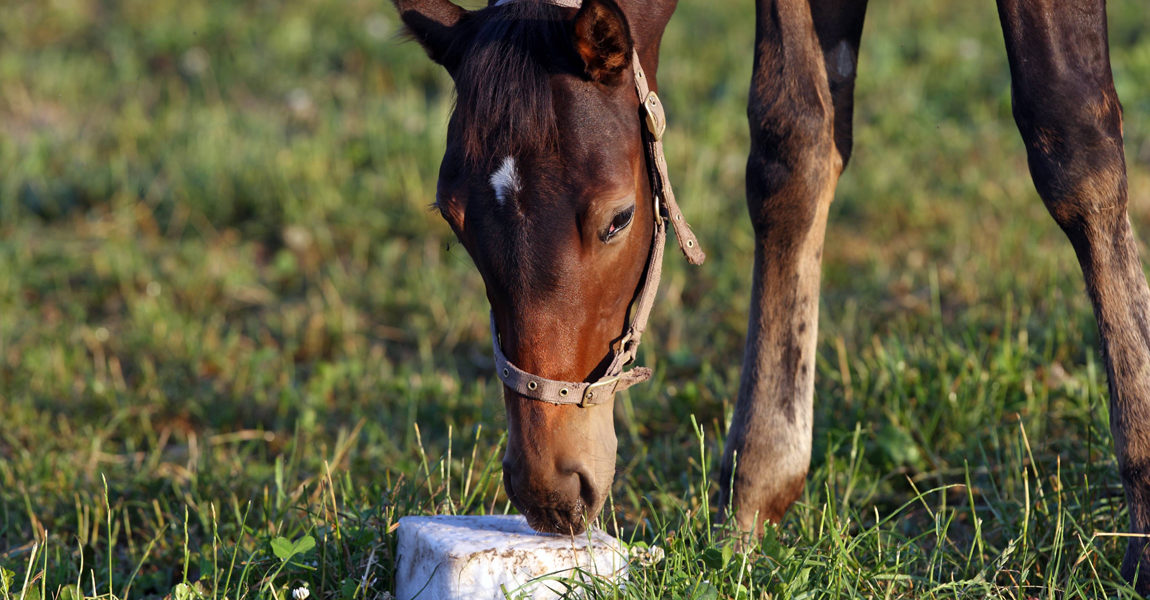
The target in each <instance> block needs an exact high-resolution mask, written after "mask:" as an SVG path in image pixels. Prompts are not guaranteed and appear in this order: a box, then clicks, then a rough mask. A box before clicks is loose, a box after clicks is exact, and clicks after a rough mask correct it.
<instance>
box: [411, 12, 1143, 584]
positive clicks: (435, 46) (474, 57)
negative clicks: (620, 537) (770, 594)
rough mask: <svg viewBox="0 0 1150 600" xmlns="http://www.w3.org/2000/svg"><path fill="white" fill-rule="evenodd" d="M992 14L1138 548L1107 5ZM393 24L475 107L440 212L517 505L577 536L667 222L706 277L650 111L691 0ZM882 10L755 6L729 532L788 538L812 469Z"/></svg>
mask: <svg viewBox="0 0 1150 600" xmlns="http://www.w3.org/2000/svg"><path fill="white" fill-rule="evenodd" d="M997 1H998V12H999V18H1000V20H1001V24H1002V29H1003V32H1004V35H1005V39H1006V51H1007V56H1008V58H1009V61H1010V69H1011V78H1012V92H1013V107H1014V117H1015V121H1016V123H1017V124H1018V128H1019V131H1020V132H1021V134H1022V137H1023V140H1024V141H1025V144H1026V149H1027V155H1028V159H1029V165H1030V171H1031V175H1032V177H1033V179H1034V183H1035V186H1036V187H1037V189H1038V192H1039V195H1040V196H1041V197H1042V200H1043V202H1044V203H1045V204H1046V207H1047V208H1048V210H1049V212H1050V214H1051V216H1052V217H1053V218H1054V220H1055V221H1056V222H1057V223H1058V225H1059V226H1060V227H1061V228H1062V229H1063V231H1064V232H1065V233H1066V235H1067V237H1068V238H1069V239H1070V243H1071V244H1072V245H1073V247H1074V250H1075V252H1076V253H1077V256H1078V260H1079V263H1080V265H1081V267H1082V272H1083V275H1084V277H1085V280H1086V289H1087V293H1088V294H1089V296H1090V300H1091V302H1092V304H1093V306H1094V313H1095V317H1096V319H1097V321H1098V328H1099V331H1100V333H1101V340H1102V355H1103V358H1104V360H1105V364H1106V372H1107V376H1108V378H1109V386H1110V414H1111V421H1110V422H1111V429H1112V433H1113V436H1114V444H1115V450H1116V453H1117V456H1118V465H1119V468H1120V471H1121V477H1122V482H1123V485H1124V488H1125V491H1126V498H1127V502H1128V506H1129V510H1130V518H1131V526H1130V530H1131V532H1133V533H1136V534H1150V322H1148V314H1150V291H1148V289H1147V285H1146V279H1145V277H1144V275H1143V272H1142V266H1141V263H1140V260H1139V257H1138V252H1137V247H1136V242H1135V239H1134V235H1133V233H1132V231H1131V228H1130V224H1129V221H1128V219H1127V216H1126V203H1127V194H1126V170H1125V158H1124V155H1123V150H1122V111H1121V106H1120V105H1119V103H1118V98H1117V96H1116V94H1115V91H1114V84H1113V80H1112V76H1111V71H1110V59H1109V49H1108V41H1107V30H1106V9H1105V2H1104V0H997ZM393 2H394V3H395V4H396V6H397V8H398V9H399V12H400V15H401V17H402V19H403V21H404V23H405V24H406V25H407V27H408V30H409V31H410V32H411V34H412V35H413V36H414V37H415V38H416V39H417V40H419V42H420V43H421V44H422V45H423V46H424V48H425V49H426V50H427V52H428V54H429V55H430V56H431V58H432V59H433V60H435V61H436V62H438V63H439V64H441V65H443V66H444V67H445V68H446V69H447V71H448V72H449V73H450V74H451V76H452V78H453V79H454V81H455V84H456V90H457V92H458V102H457V104H456V108H455V111H454V113H453V115H452V117H451V121H450V124H449V127H448V139H447V148H446V152H445V154H444V158H443V164H442V166H441V170H440V179H439V189H438V192H437V198H436V205H437V206H438V207H439V209H440V211H441V212H442V214H443V216H444V218H445V219H446V220H447V222H448V223H449V224H450V225H451V227H452V229H453V230H454V231H455V233H456V235H457V236H458V237H459V239H460V241H461V242H462V244H463V246H464V247H465V248H466V249H467V250H468V252H469V253H470V254H471V256H472V258H473V259H474V261H475V264H476V266H477V267H478V269H479V271H480V273H481V274H482V276H483V279H484V282H485V284H486V289H487V296H488V299H489V300H490V302H491V307H492V329H493V337H494V344H495V349H496V356H497V357H499V358H500V359H502V362H500V363H499V365H500V370H499V374H500V377H501V379H503V381H504V383H505V390H504V400H505V403H506V407H507V414H508V425H509V428H510V431H509V436H508V446H507V452H506V456H505V458H504V483H505V487H506V489H507V492H508V496H509V497H510V498H511V500H512V502H513V503H514V504H515V506H516V507H517V508H518V509H519V510H520V511H522V512H523V513H524V514H525V515H526V516H527V518H528V520H529V522H530V523H531V525H532V526H533V527H535V528H536V529H539V530H541V531H551V532H579V531H582V529H583V527H584V523H585V522H586V521H587V520H589V519H591V518H593V517H594V516H595V515H596V514H598V512H599V510H600V509H601V507H602V504H603V500H604V498H605V497H606V493H607V490H608V489H609V487H610V484H611V479H612V476H613V474H614V464H615V450H616V441H615V435H614V428H613V423H612V415H611V397H612V395H613V392H614V390H615V389H621V388H622V387H625V386H626V385H629V384H630V383H633V382H634V381H638V380H641V379H642V378H643V377H644V376H645V372H640V370H639V369H636V370H634V371H630V372H624V371H622V366H623V363H625V362H627V360H628V359H630V358H633V356H634V354H633V350H634V346H633V344H637V341H638V335H637V334H635V335H633V334H634V333H635V331H636V325H638V328H637V331H638V332H639V333H641V331H642V326H643V324H645V320H646V315H645V314H643V313H645V311H646V310H649V303H648V305H647V306H644V302H645V300H647V299H648V294H647V293H645V292H646V291H647V290H650V289H651V288H652V287H653V286H652V285H651V282H652V281H654V282H655V285H657V278H658V269H657V265H658V262H659V261H658V259H659V258H660V257H661V252H662V237H661V232H662V229H661V228H662V227H664V226H665V225H664V220H670V221H671V222H672V224H673V225H674V226H675V227H676V234H677V235H678V236H679V241H680V244H681V247H682V248H683V250H684V252H685V253H687V255H688V258H689V259H691V260H692V262H700V261H701V259H702V256H701V254H700V253H698V249H697V245H695V244H694V240H693V237H692V236H690V233H689V229H687V228H685V226H681V215H678V213H677V209H676V208H674V199H673V195H672V194H670V189H669V186H667V185H665V173H662V174H661V173H660V170H659V168H658V163H659V162H660V161H661V147H660V146H659V145H658V139H657V138H658V137H659V135H661V129H660V123H659V119H660V117H661V111H659V110H652V109H651V107H649V106H648V105H647V103H648V101H650V99H651V97H650V96H648V95H647V94H646V93H644V91H643V85H646V86H649V89H650V90H657V87H658V86H657V84H656V80H655V72H656V67H657V64H658V52H659V42H660V39H661V37H662V32H663V29H664V27H665V26H666V23H667V21H668V20H669V19H670V16H671V13H672V12H673V11H674V8H675V0H662V1H657V0H652V1H642V0H618V3H616V1H615V0H584V1H583V2H582V4H581V5H580V3H579V2H578V0H542V1H539V0H510V1H508V0H500V1H499V2H494V1H493V3H492V6H489V7H487V8H486V9H483V10H477V11H465V10H463V9H461V8H459V7H457V6H455V5H454V4H452V3H451V2H450V1H449V0H393ZM865 12H866V0H757V2H756V13H755V17H756V24H757V26H756V34H755V47H754V73H753V75H752V80H751V90H750V101H749V106H748V110H747V114H748V118H749V121H750V131H751V149H750V157H749V159H748V161H747V171H746V186H747V207H748V209H749V211H750V215H751V222H752V224H753V227H754V231H755V237H756V245H755V267H754V278H753V280H752V303H751V313H750V318H749V326H748V331H747V342H746V351H745V354H744V361H743V371H742V378H741V381H740V386H739V398H738V402H737V405H736V408H735V413H734V417H733V419H732V422H731V426H730V432H729V437H728V441H727V446H726V449H725V452H724V456H723V462H722V474H721V478H720V481H721V482H722V504H721V505H722V506H724V507H726V506H732V507H733V510H732V512H731V514H729V515H728V518H729V519H730V520H731V521H732V522H733V523H734V524H735V525H736V526H737V527H738V529H739V530H741V531H744V532H748V533H750V534H751V535H757V534H759V533H760V532H761V531H762V524H763V521H764V520H769V521H774V522H777V521H779V520H780V519H781V518H782V516H783V514H784V513H785V511H786V510H787V508H788V507H789V506H790V505H791V503H793V502H794V501H795V499H796V498H797V497H798V495H799V493H800V492H801V490H802V487H803V483H804V480H805V477H806V473H807V468H808V464H809V461H810V451H811V422H812V421H811V415H812V397H813V389H814V387H813V386H814V356H815V340H816V327H817V325H818V294H819V275H820V268H821V267H820V265H821V259H822V245H823V233H824V230H825V225H826V219H827V208H828V206H829V205H830V203H831V200H832V198H833V196H834V190H835V186H836V184H837V181H838V178H839V175H840V173H841V172H842V170H843V168H844V166H845V165H846V163H847V160H848V159H849V157H850V151H851V115H852V108H853V107H852V104H853V92H854V79H855V67H856V64H857V57H858V48H859V40H860V37H861V34H862V25H863V18H864V15H865ZM654 98H655V103H656V104H657V95H656V96H654ZM644 121H646V123H644ZM652 121H654V124H652V123H651V122H652ZM668 197H669V199H670V200H669V201H668V200H667V198H668ZM664 218H665V219H664ZM633 301H634V302H635V303H636V304H635V307H634V308H633V309H631V308H630V307H631V305H632V302H633ZM629 311H630V313H632V318H631V319H630V320H628V314H629ZM628 377H629V378H628ZM532 386H535V387H532ZM576 386H579V387H576ZM564 390H566V391H564ZM573 392H577V394H573ZM596 392H597V393H598V394H599V395H598V397H597V398H595V400H594V401H589V400H590V398H589V397H588V396H587V394H588V393H596ZM568 395H578V398H568ZM736 458H737V460H736ZM736 462H737V466H738V468H737V469H736V468H735V465H736ZM728 503H729V504H728ZM1144 548H1145V540H1144V539H1143V538H1141V537H1132V538H1130V542H1129V545H1128V547H1127V551H1126V556H1125V559H1124V561H1123V566H1122V573H1123V575H1124V576H1125V577H1126V578H1127V579H1133V578H1134V576H1135V573H1136V572H1138V571H1139V570H1140V572H1141V573H1142V574H1143V575H1142V576H1140V577H1139V579H1138V581H1137V582H1136V583H1137V587H1138V590H1139V591H1140V592H1142V593H1147V592H1148V591H1150V575H1146V573H1147V572H1150V555H1148V554H1147V553H1145V552H1144Z"/></svg>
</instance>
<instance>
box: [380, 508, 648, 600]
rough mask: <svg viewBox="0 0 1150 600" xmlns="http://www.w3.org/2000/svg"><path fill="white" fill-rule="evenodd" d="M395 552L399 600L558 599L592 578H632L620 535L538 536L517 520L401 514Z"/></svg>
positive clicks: (498, 517) (509, 516)
mask: <svg viewBox="0 0 1150 600" xmlns="http://www.w3.org/2000/svg"><path fill="white" fill-rule="evenodd" d="M398 554H399V558H398V560H397V561H396V562H397V564H396V569H395V570H396V573H395V577H396V585H395V593H396V597H397V600H413V599H414V598H419V599H420V600H456V599H462V598H468V599H472V598H475V599H487V598H492V599H502V598H505V597H510V598H558V597H559V596H560V595H562V594H563V593H564V592H566V591H568V590H571V589H578V588H579V585H580V584H579V582H587V581H588V580H589V579H590V577H589V576H588V575H587V574H589V573H593V574H595V575H596V576H598V577H600V578H603V579H606V580H609V581H612V582H620V581H622V580H623V579H626V577H627V553H626V548H625V547H624V546H623V544H622V543H620V542H619V541H618V540H616V539H615V538H613V537H611V536H609V535H607V534H606V533H603V532H602V531H599V530H595V531H593V532H592V533H590V534H588V533H583V534H580V535H576V536H569V535H562V536H561V535H547V534H541V533H536V532H535V531H533V530H532V529H531V527H529V526H528V525H527V520H526V519H524V518H523V517H522V516H520V515H496V516H459V517H453V516H438V517H404V518H402V519H400V520H399V549H398ZM504 590H506V595H505V594H504Z"/></svg>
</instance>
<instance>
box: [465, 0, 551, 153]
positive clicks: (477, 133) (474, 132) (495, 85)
mask: <svg viewBox="0 0 1150 600" xmlns="http://www.w3.org/2000/svg"><path fill="white" fill-rule="evenodd" d="M468 29H469V32H468V34H467V35H464V36H460V38H459V43H462V44H466V47H465V48H463V49H462V51H461V56H463V57H464V58H463V59H462V60H461V62H460V66H459V68H458V70H457V71H456V73H455V74H454V75H455V89H456V103H455V118H456V119H457V122H458V124H459V126H460V132H461V137H462V139H461V143H462V147H463V153H464V157H465V159H466V160H467V161H468V162H469V163H471V164H473V165H489V166H493V167H498V166H499V164H498V161H501V160H502V159H503V157H505V156H524V155H540V154H541V153H544V152H547V151H548V150H552V149H554V148H556V147H557V145H558V140H559V131H558V125H557V119H556V115H555V110H554V106H553V98H552V89H551V82H550V75H552V74H554V73H558V72H569V71H573V69H574V66H573V62H572V60H573V50H572V49H571V42H570V33H569V26H568V25H567V23H565V22H564V20H563V15H562V9H560V8H559V7H556V6H552V5H550V4H544V3H534V2H513V3H509V4H505V5H500V6H493V7H490V8H487V9H484V10H481V11H478V12H476V13H474V14H473V17H472V19H471V21H470V22H469V23H468Z"/></svg>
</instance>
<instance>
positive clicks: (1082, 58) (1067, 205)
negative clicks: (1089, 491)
mask: <svg viewBox="0 0 1150 600" xmlns="http://www.w3.org/2000/svg"><path fill="white" fill-rule="evenodd" d="M998 10H999V16H1000V18H1001V20H1002V28H1003V32H1004V34H1005V38H1006V50H1007V55H1008V56H1009V59H1010V72H1011V79H1012V91H1013V101H1014V119H1015V121H1016V122H1017V124H1018V128H1019V130H1020V131H1021V133H1022V138H1023V140H1024V141H1025V143H1026V151H1027V156H1028V158H1029V164H1030V173H1031V176H1032V177H1033V179H1034V184H1035V187H1036V188H1038V194H1039V196H1041V197H1042V200H1043V202H1044V203H1045V204H1046V207H1047V209H1048V210H1049V211H1050V214H1051V216H1053V217H1054V220H1055V221H1057V222H1058V225H1059V226H1060V227H1062V230H1063V231H1064V232H1066V235H1067V237H1069V238H1070V243H1071V244H1072V245H1073V246H1074V251H1075V253H1076V254H1077V255H1078V262H1079V264H1080V265H1081V267H1082V274H1083V275H1084V277H1085V279H1086V291H1087V293H1088V294H1089V296H1090V301H1091V303H1092V304H1093V305H1094V316H1095V319H1096V320H1097V321H1098V330H1099V332H1100V334H1101V336H1100V337H1101V341H1102V357H1103V360H1104V361H1105V363H1106V374H1107V377H1108V379H1109V383H1110V429H1111V433H1112V434H1113V436H1114V447H1115V450H1116V452H1117V455H1118V467H1119V471H1120V474H1121V477H1122V484H1123V487H1124V488H1125V490H1126V500H1127V503H1128V506H1129V510H1130V521H1131V530H1132V531H1133V532H1134V533H1136V534H1143V535H1145V534H1150V321H1148V315H1150V290H1147V287H1146V277H1145V275H1144V274H1143V271H1142V263H1141V261H1140V260H1139V258H1138V248H1137V243H1136V241H1135V238H1134V233H1133V232H1132V231H1131V229H1130V221H1129V219H1128V218H1127V215H1126V163H1125V157H1124V155H1123V152H1122V108H1121V106H1120V105H1119V104H1118V97H1117V95H1116V94H1115V92H1114V82H1113V78H1112V75H1111V72H1110V55H1109V48H1108V46H1107V34H1106V7H1105V2H1104V1H1103V0H1072V1H1071V0H999V2H998ZM1145 548H1146V539H1145V538H1141V537H1134V538H1131V539H1130V541H1129V544H1128V546H1127V549H1126V557H1125V560H1124V561H1123V563H1122V574H1123V576H1124V577H1126V578H1127V579H1128V580H1130V581H1133V580H1134V577H1135V573H1136V572H1138V573H1139V575H1138V581H1137V582H1136V586H1137V588H1138V591H1139V592H1141V593H1143V594H1145V593H1147V592H1150V557H1148V556H1147V553H1146V552H1145V551H1144V550H1145Z"/></svg>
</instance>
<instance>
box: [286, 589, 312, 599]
mask: <svg viewBox="0 0 1150 600" xmlns="http://www.w3.org/2000/svg"><path fill="white" fill-rule="evenodd" d="M310 595H311V591H310V590H308V589H307V588H306V587H297V588H296V589H294V590H292V591H291V597H292V600H307V597H308V596H310Z"/></svg>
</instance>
